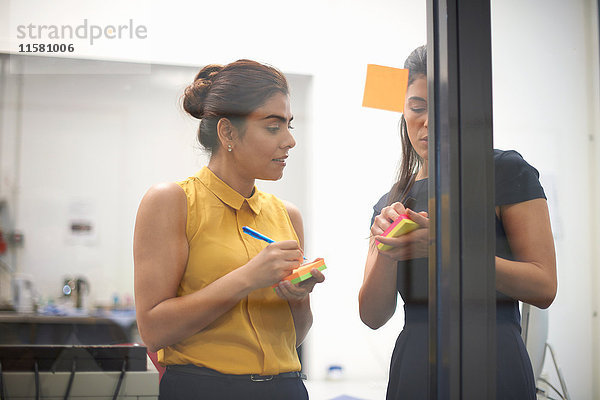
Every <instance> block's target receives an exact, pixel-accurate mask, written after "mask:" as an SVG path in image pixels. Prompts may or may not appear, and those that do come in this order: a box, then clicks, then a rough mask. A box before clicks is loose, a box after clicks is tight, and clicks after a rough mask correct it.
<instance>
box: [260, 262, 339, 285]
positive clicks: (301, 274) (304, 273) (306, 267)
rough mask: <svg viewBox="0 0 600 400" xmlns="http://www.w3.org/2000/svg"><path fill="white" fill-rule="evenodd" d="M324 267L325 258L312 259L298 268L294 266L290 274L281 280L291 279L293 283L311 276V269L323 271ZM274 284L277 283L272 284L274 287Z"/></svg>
mask: <svg viewBox="0 0 600 400" xmlns="http://www.w3.org/2000/svg"><path fill="white" fill-rule="evenodd" d="M326 268H327V266H326V265H325V260H324V259H322V258H317V259H315V260H314V261H311V262H307V263H304V264H302V265H301V266H300V267H299V268H296V269H295V270H294V271H292V273H291V274H290V275H288V276H286V277H285V278H283V280H285V281H291V282H292V283H293V284H294V285H295V284H297V283H300V282H302V281H305V280H307V279H309V278H311V277H312V273H311V272H310V271H312V270H313V269H318V270H319V271H323V270H324V269H326ZM276 286H277V284H275V285H273V286H272V287H273V288H274V287H276Z"/></svg>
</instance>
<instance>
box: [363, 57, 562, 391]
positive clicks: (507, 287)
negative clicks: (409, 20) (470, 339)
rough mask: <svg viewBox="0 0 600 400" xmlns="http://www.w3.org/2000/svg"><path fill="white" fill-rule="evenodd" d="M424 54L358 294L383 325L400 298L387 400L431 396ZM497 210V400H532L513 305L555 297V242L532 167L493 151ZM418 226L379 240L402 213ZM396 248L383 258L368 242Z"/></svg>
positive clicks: (543, 303) (411, 61)
mask: <svg viewBox="0 0 600 400" xmlns="http://www.w3.org/2000/svg"><path fill="white" fill-rule="evenodd" d="M426 56H427V52H426V48H425V46H422V47H419V48H417V49H416V50H415V51H413V52H412V53H411V55H410V56H409V57H408V59H407V60H406V62H405V65H404V67H405V68H407V69H408V70H409V80H408V88H407V92H406V102H405V107H404V113H403V116H402V121H401V135H402V164H401V167H400V173H399V178H398V181H397V182H396V184H395V185H394V186H393V187H392V189H391V190H390V192H389V193H387V194H385V195H384V196H383V197H381V199H380V200H379V201H378V202H377V204H376V205H375V206H374V214H373V218H372V220H371V246H370V248H369V254H368V256H367V261H366V266H365V275H364V281H363V284H362V287H361V289H360V294H359V305H360V317H361V319H362V321H363V322H364V323H365V324H366V325H367V326H369V327H370V328H372V329H378V328H379V327H381V326H383V325H384V324H385V323H386V322H387V321H388V320H389V319H390V318H391V317H392V315H393V314H394V312H395V310H396V300H397V293H400V295H401V296H402V299H403V300H404V314H405V324H404V328H403V330H402V331H401V332H400V335H399V336H398V339H397V341H396V346H395V348H394V353H393V355H392V361H391V365H390V377H389V382H388V389H387V399H388V400H390V399H411V400H418V399H426V398H428V382H427V380H428V361H427V360H428V348H427V340H428V309H427V298H428V296H427V285H428V279H427V263H428V261H427V255H428V235H429V233H428V226H429V219H428V214H427V177H428V162H427V155H428V148H427V135H428V131H427V77H426V76H427V57H426ZM494 165H495V189H496V199H495V206H496V207H495V209H496V290H497V296H496V306H497V308H496V326H497V334H496V336H497V346H498V347H497V349H498V352H497V376H496V385H497V391H496V393H497V394H496V398H497V399H498V400H501V399H535V382H534V377H533V372H532V368H531V363H530V361H529V357H528V355H527V350H526V349H525V345H524V344H523V341H522V339H521V336H520V332H521V328H520V313H519V307H518V302H519V301H522V302H526V303H529V304H532V305H534V306H537V307H540V308H547V307H548V306H550V304H551V303H552V301H553V300H554V297H555V295H556V286H557V282H556V260H555V253H554V241H553V239H552V231H551V228H550V218H549V215H548V207H547V203H546V197H545V195H544V190H543V189H542V187H541V185H540V183H539V180H538V177H539V174H538V172H537V170H536V169H535V168H533V167H532V166H531V165H529V164H528V163H527V162H526V161H525V160H523V158H522V157H521V155H520V154H519V153H517V152H515V151H501V150H495V151H494ZM400 214H408V215H409V216H410V217H411V219H412V220H413V221H415V222H417V223H418V224H419V225H420V228H419V229H417V230H415V231H413V232H411V233H409V234H406V235H403V236H401V237H399V238H383V237H382V236H380V235H381V234H382V233H383V232H384V231H385V230H386V229H387V228H388V227H389V226H390V224H391V223H392V222H393V221H394V220H395V219H396V218H397V217H398V216H399V215H400ZM375 240H378V241H379V242H381V243H384V244H388V245H391V246H393V248H392V249H390V250H379V249H378V248H377V246H375V244H374V241H375Z"/></svg>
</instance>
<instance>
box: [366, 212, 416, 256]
mask: <svg viewBox="0 0 600 400" xmlns="http://www.w3.org/2000/svg"><path fill="white" fill-rule="evenodd" d="M418 227H419V224H417V223H416V222H415V221H413V220H412V219H410V217H409V216H408V215H407V214H401V215H400V216H399V217H398V218H397V219H396V220H395V221H394V222H393V223H392V224H391V225H390V226H389V227H388V228H387V229H386V230H385V232H383V235H381V236H383V237H398V236H402V235H405V234H407V233H409V232H412V231H414V230H415V229H417V228H418ZM375 243H376V244H377V248H378V249H379V250H389V249H393V248H394V246H390V245H387V244H383V243H381V242H379V241H378V240H376V241H375Z"/></svg>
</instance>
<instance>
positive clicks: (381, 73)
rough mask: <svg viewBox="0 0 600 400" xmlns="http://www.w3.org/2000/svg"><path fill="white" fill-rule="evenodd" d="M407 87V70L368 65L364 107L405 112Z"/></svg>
mask: <svg viewBox="0 0 600 400" xmlns="http://www.w3.org/2000/svg"><path fill="white" fill-rule="evenodd" d="M407 85H408V70H407V69H401V68H393V67H384V66H382V65H375V64H368V65H367V80H366V82H365V94H364V96H363V103H362V105H363V107H371V108H378V109H380V110H388V111H398V112H403V111H404V98H405V96H406V87H407Z"/></svg>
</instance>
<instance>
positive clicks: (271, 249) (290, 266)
mask: <svg viewBox="0 0 600 400" xmlns="http://www.w3.org/2000/svg"><path fill="white" fill-rule="evenodd" d="M302 260H303V253H302V250H301V249H300V247H299V246H298V242H296V241H295V240H283V241H281V242H274V243H271V244H269V245H268V246H267V247H265V248H264V249H262V250H261V252H260V253H258V254H257V255H256V256H255V257H254V258H253V259H251V260H250V261H249V262H248V263H247V264H246V265H245V268H247V271H249V272H250V273H251V275H250V281H251V282H252V288H253V289H260V288H264V287H268V286H271V285H274V284H276V283H278V282H280V281H281V280H282V279H283V278H285V277H286V276H288V275H289V274H291V273H292V271H293V270H294V269H295V268H298V267H299V266H300V264H302Z"/></svg>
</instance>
